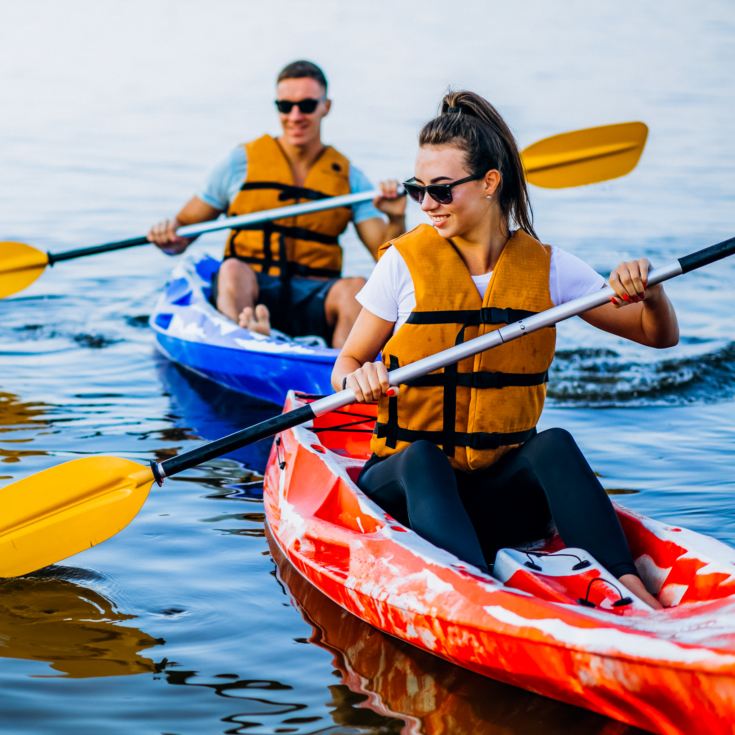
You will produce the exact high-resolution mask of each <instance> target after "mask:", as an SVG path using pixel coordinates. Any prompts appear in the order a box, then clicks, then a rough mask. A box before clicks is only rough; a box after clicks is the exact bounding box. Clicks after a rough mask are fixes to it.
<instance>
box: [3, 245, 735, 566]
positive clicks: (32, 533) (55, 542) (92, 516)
mask: <svg viewBox="0 0 735 735" xmlns="http://www.w3.org/2000/svg"><path fill="white" fill-rule="evenodd" d="M734 252H735V237H733V238H730V239H729V240H725V241H724V242H721V243H718V244H717V245H712V246H711V247H708V248H704V249H703V250H699V251H697V252H695V253H691V254H690V255H686V256H684V257H682V258H679V260H677V261H674V262H673V263H671V264H669V265H667V266H664V267H663V268H656V269H655V270H653V271H651V273H650V274H649V278H648V283H649V285H654V284H656V283H661V282H662V281H665V280H668V279H670V278H674V277H675V276H678V275H681V274H682V273H688V272H689V271H692V270H695V269H696V268H700V267H702V266H704V265H707V264H708V263H713V262H715V261H717V260H720V259H722V258H725V257H727V256H729V255H732V254H733V253H734ZM612 295H613V290H612V289H611V288H610V287H606V288H603V289H601V290H600V291H598V292H597V293H594V294H590V295H589V296H583V297H581V298H579V299H575V300H574V301H569V302H568V303H566V304H561V305H559V306H555V307H554V308H552V309H548V310H547V311H544V312H541V313H539V314H536V315H534V316H531V317H529V318H528V319H524V320H521V321H518V322H514V323H512V324H508V325H507V326H505V327H501V328H500V329H497V330H495V331H493V332H490V333H488V334H485V335H483V336H481V337H477V338H475V339H473V340H470V341H469V342H466V343H463V344H460V345H457V346H455V347H451V348H450V349H447V350H443V351H442V352H439V353H437V354H436V355H431V356H429V357H426V358H424V359H422V360H419V361H417V362H415V363H413V364H411V365H406V366H404V367H401V368H399V369H397V370H393V371H391V373H390V382H391V384H392V385H398V384H400V383H406V382H407V381H409V380H412V379H414V378H417V377H419V376H421V375H425V374H427V373H430V372H432V371H434V370H437V369H439V368H442V367H445V366H447V365H450V364H452V363H454V362H458V361H460V360H463V359H464V358H466V357H470V356H471V355H474V354H476V353H477V352H482V351H483V350H488V349H491V348H492V347H497V346H498V345H500V344H503V343H505V342H509V341H510V340H513V339H518V338H519V337H522V336H523V335H524V334H529V333H530V332H534V331H536V330H538V329H541V328H543V327H548V326H551V325H552V324H556V323H557V322H560V321H563V320H564V319H568V318H569V317H572V316H576V315H577V314H581V313H582V312H585V311H587V310H588V309H593V308H595V307H596V306H601V305H602V304H605V303H607V302H608V301H609V299H610V297H611V296H612ZM354 400H355V396H354V394H353V393H352V391H351V390H349V389H347V390H343V391H340V392H339V393H335V394H333V395H331V396H327V397H325V398H320V399H319V400H316V401H314V402H313V403H309V404H308V405H305V406H302V407H300V408H297V409H295V410H293V411H289V412H288V413H285V414H281V415H280V416H275V417H273V418H270V419H266V420H265V421H261V422H259V423H257V424H255V425H253V426H250V427H248V428H245V429H242V430H241V431H237V432H235V433H233V434H230V435H228V436H225V437H223V438H221V439H217V440H216V441H213V442H208V443H206V444H204V445H202V446H200V447H197V448H196V449H192V450H191V451H188V452H184V453H183V454H180V455H178V456H175V457H171V458H170V459H166V460H164V461H163V462H152V463H151V465H150V467H145V466H143V465H140V464H138V463H137V462H132V461H130V460H127V459H121V458H119V457H104V456H102V457H85V458H83V459H76V460H72V461H71V462H66V463H65V464H61V465H58V466H56V467H51V468H50V469H47V470H43V471H42V472H39V473H38V474H36V475H32V476H31V477H27V478H25V479H23V480H20V481H18V482H15V483H12V484H11V485H7V486H6V487H4V488H2V489H1V490H0V577H12V576H17V575H20V574H27V573H28V572H31V571H33V570H35V569H40V568H41V567H44V566H47V565H49V564H52V563H54V562H57V561H60V560H61V559H65V558H66V557H68V556H71V555H72V554H76V553H77V552H79V551H83V550H84V549H86V548H88V547H89V546H94V545H95V544H98V543H100V542H101V541H104V540H105V539H107V538H109V537H110V536H112V535H113V534H115V533H117V532H118V531H120V530H121V529H122V528H124V527H125V526H126V525H127V524H128V523H129V522H130V521H131V520H132V519H133V518H134V517H135V515H136V514H137V513H138V511H139V510H140V508H141V506H142V505H143V503H144V502H145V499H146V498H147V496H148V492H149V490H150V488H151V486H152V484H153V482H158V484H159V485H161V484H163V481H164V479H165V478H166V477H170V476H172V475H175V474H177V473H179V472H182V471H183V470H186V469H189V468H190V467H194V466H196V465H198V464H201V463H202V462H206V461H208V460H210V459H213V458H215V457H219V456H221V455H223V454H226V453H228V452H231V451H233V450H235V449H238V448H240V447H243V446H245V445H246V444H251V443H253V442H256V441H258V440H259V439H264V438H266V437H269V436H273V435H275V434H277V433H279V432H281V431H285V430H286V429H290V428H291V427H294V426H298V425H299V424H303V423H305V422H306V421H310V420H311V419H313V418H315V417H316V416H320V415H322V414H325V413H329V412H330V411H334V410H336V409H338V408H341V407H342V406H346V405H348V404H350V403H352V402H353V401H354Z"/></svg>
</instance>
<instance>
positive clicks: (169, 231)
mask: <svg viewBox="0 0 735 735" xmlns="http://www.w3.org/2000/svg"><path fill="white" fill-rule="evenodd" d="M179 227H181V222H179V220H178V219H177V218H176V217H174V218H173V219H165V220H162V221H161V222H157V223H156V224H155V225H153V227H151V229H150V230H149V232H148V239H149V240H150V241H151V242H152V243H153V244H154V245H155V246H156V247H158V248H160V249H161V250H163V252H164V253H166V254H167V255H178V254H179V253H183V252H184V250H186V248H188V247H189V243H191V240H190V239H187V238H185V237H179V236H178V235H177V234H176V230H178V229H179Z"/></svg>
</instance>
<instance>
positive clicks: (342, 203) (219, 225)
mask: <svg viewBox="0 0 735 735" xmlns="http://www.w3.org/2000/svg"><path fill="white" fill-rule="evenodd" d="M378 194H380V192H379V191H377V190H375V189H374V190H371V191H360V192H357V193H355V194H345V195H344V196H338V197H329V198H327V199H319V200H317V201H313V202H304V203H303V204H290V205H289V206H287V207H278V208H276V209H267V210H265V211H263V212H252V213H251V214H243V215H240V216H238V217H226V218H224V219H218V220H212V221H211V222H202V223H201V224H196V225H185V226H184V227H179V229H178V230H176V234H177V235H178V236H179V237H198V236H199V235H203V234H204V233H205V232H216V231H218V230H237V229H241V228H243V227H249V226H250V225H257V224H258V223H260V222H270V221H271V220H274V219H281V218H282V217H295V216H297V215H300V214H310V213H311V212H321V211H323V210H325V209H335V208H337V207H349V206H351V205H352V204H359V203H360V202H368V201H371V200H373V199H374V198H375V197H376V196H378ZM149 244H150V240H149V239H148V237H147V236H146V235H142V236H140V237H131V238H129V239H128V240H116V241H115V242H107V243H103V244H102V245H90V246H89V247H86V248H77V249H76V250H66V251H65V252H62V253H47V255H48V262H49V265H53V264H54V263H60V262H61V261H63V260H73V259H74V258H83V257H85V256H87V255H97V254H99V253H107V252H110V251H112V250H123V249H124V248H132V247H135V246H137V245H149Z"/></svg>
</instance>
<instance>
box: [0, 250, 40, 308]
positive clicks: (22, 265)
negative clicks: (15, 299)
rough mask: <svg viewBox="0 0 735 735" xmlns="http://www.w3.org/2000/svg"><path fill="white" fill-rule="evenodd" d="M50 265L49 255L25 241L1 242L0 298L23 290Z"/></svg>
mask: <svg viewBox="0 0 735 735" xmlns="http://www.w3.org/2000/svg"><path fill="white" fill-rule="evenodd" d="M47 265H48V255H47V254H46V253H44V252H42V251H41V250H37V249H36V248H34V247H33V246H32V245H26V244H25V243H24V242H0V299H4V298H5V297H6V296H10V295H11V294H14V293H17V292H18V291H22V290H23V289H24V288H25V287H26V286H30V285H31V283H33V281H35V280H36V278H38V277H39V276H40V275H41V273H43V271H44V269H45V268H46V266H47Z"/></svg>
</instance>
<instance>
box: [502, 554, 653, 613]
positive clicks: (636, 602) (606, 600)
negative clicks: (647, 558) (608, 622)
mask: <svg viewBox="0 0 735 735" xmlns="http://www.w3.org/2000/svg"><path fill="white" fill-rule="evenodd" d="M493 576H494V577H495V578H496V579H498V580H499V581H500V582H502V583H503V584H504V585H506V587H512V588H514V589H518V590H522V591H523V592H527V593H529V594H531V595H533V596H534V597H538V598H540V599H542V600H548V601H551V602H560V603H565V604H571V605H581V606H584V607H593V608H597V609H599V610H604V611H606V612H610V613H614V614H616V615H626V614H630V613H631V612H633V611H638V612H641V611H648V612H650V610H651V608H650V607H649V606H648V605H647V604H646V603H645V602H643V601H642V600H640V599H639V598H638V597H636V596H635V595H633V594H632V593H631V592H630V591H629V590H628V589H627V588H626V587H624V586H623V585H622V584H621V583H620V582H619V581H618V580H617V579H616V578H615V577H614V576H613V575H612V574H610V572H608V571H607V569H605V568H604V567H603V566H602V565H601V564H600V563H599V562H598V561H597V560H596V559H595V558H594V557H592V556H591V555H590V554H588V553H587V552H586V551H584V550H583V549H576V548H564V549H561V550H559V551H552V552H542V551H529V550H525V549H500V551H498V553H497V556H496V557H495V565H494V567H493Z"/></svg>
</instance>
